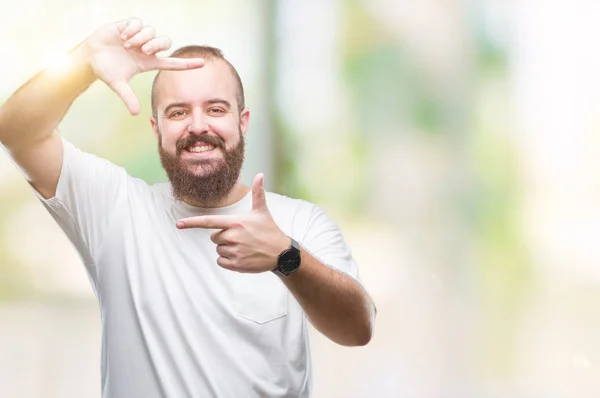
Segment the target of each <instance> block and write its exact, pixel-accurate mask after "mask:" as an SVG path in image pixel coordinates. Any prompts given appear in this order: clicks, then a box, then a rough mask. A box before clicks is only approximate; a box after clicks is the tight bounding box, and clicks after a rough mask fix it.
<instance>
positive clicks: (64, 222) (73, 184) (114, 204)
mask: <svg viewBox="0 0 600 398" xmlns="http://www.w3.org/2000/svg"><path fill="white" fill-rule="evenodd" d="M61 139H62V142H63V164H62V169H61V173H60V178H59V181H58V185H57V188H56V194H55V195H54V197H52V198H50V199H45V198H44V197H43V196H42V195H41V194H40V193H39V192H38V191H37V190H35V189H34V192H35V193H36V195H37V197H38V198H39V200H40V201H41V202H42V204H43V205H44V206H45V207H46V209H47V210H48V211H49V212H50V214H51V215H52V217H53V218H54V219H55V220H56V222H57V223H58V224H59V225H60V227H61V228H62V229H63V231H64V232H65V233H66V234H67V236H68V237H69V239H70V240H71V241H72V242H73V243H74V245H75V247H76V248H77V250H78V251H79V253H80V255H82V257H83V259H84V261H85V262H86V263H91V262H93V258H94V254H95V253H96V251H97V250H98V249H99V247H100V246H101V244H102V242H103V240H104V235H105V233H106V231H107V230H108V227H109V225H110V223H111V220H112V219H113V218H114V217H115V214H116V213H117V212H118V211H119V209H120V208H122V207H123V206H122V204H123V203H125V201H126V197H127V192H126V191H127V180H128V174H127V172H126V171H125V169H123V168H122V167H119V166H117V165H115V164H113V163H111V162H109V161H108V160H105V159H102V158H99V157H97V156H95V155H92V154H89V153H86V152H84V151H82V150H80V149H78V148H76V147H75V146H74V145H73V144H72V143H70V142H69V141H67V140H65V139H64V138H61Z"/></svg>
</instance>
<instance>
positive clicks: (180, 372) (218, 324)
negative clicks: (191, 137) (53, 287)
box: [38, 139, 359, 398]
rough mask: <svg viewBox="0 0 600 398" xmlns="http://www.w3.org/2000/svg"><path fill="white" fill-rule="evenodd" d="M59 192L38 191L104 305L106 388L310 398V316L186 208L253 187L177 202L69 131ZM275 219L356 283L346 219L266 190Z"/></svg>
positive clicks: (130, 394)
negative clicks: (189, 223) (187, 223)
mask: <svg viewBox="0 0 600 398" xmlns="http://www.w3.org/2000/svg"><path fill="white" fill-rule="evenodd" d="M63 143H64V161H63V167H62V171H61V176H60V180H59V183H58V187H57V191H56V195H55V197H54V198H51V199H49V200H45V199H43V198H42V197H41V196H40V195H39V194H38V197H39V198H40V200H41V201H42V203H43V204H44V206H45V207H46V208H47V209H48V211H49V212H50V213H51V214H52V216H53V217H54V218H55V220H56V221H57V222H58V224H59V225H60V226H61V228H62V229H63V230H64V231H65V233H66V234H67V236H68V237H69V239H70V240H71V241H72V242H73V244H74V246H75V248H76V249H77V251H78V253H79V255H80V256H81V258H82V260H83V263H84V264H85V267H86V270H87V274H88V276H89V279H90V281H91V284H92V287H93V289H94V292H95V294H96V297H97V298H98V301H99V304H100V311H101V315H102V355H101V357H102V391H103V394H102V396H103V397H108V398H142V397H143V398H154V397H169V398H184V397H223V398H227V397H228V398H240V397H244V398H252V397H308V396H309V395H310V392H311V368H310V352H309V343H308V335H307V318H306V316H305V314H304V312H303V310H302V308H301V307H300V305H299V304H298V302H297V301H296V300H295V298H294V297H293V296H292V294H291V293H290V292H289V291H288V290H287V288H286V287H285V285H284V284H283V283H282V282H281V281H280V280H279V278H278V277H277V276H276V275H274V274H273V273H271V272H266V273H261V274H242V273H237V272H232V271H228V270H226V269H223V268H221V267H219V266H218V265H217V263H216V259H217V257H218V255H217V253H216V248H215V244H214V243H212V242H211V240H210V233H211V232H212V231H210V230H204V229H189V230H179V229H177V228H176V226H175V223H176V221H177V220H178V219H181V218H183V217H187V216H195V215H203V214H243V213H245V212H249V211H250V210H251V205H252V203H251V202H252V193H251V192H250V193H249V194H248V195H246V196H245V197H244V198H243V199H242V200H240V201H239V202H237V203H235V204H233V205H231V206H227V207H223V208H218V209H203V208H197V207H193V206H190V205H187V204H186V203H184V202H181V201H178V200H176V199H174V197H173V196H172V193H171V187H170V184H168V183H163V184H156V185H152V186H150V185H148V184H147V183H145V182H144V181H142V180H140V179H137V178H134V177H131V176H130V175H128V174H127V172H126V171H125V169H123V168H121V167H118V166H116V165H114V164H112V163H110V162H109V161H107V160H104V159H101V158H98V157H96V156H94V155H91V154H88V153H85V152H83V151H81V150H79V149H77V148H76V147H75V146H73V145H72V144H71V143H70V142H68V141H66V140H64V139H63ZM266 199H267V205H268V207H269V210H270V212H271V214H272V216H273V219H274V220H275V222H276V223H277V225H278V226H279V228H280V229H281V230H282V231H283V232H284V233H285V234H287V235H289V236H291V237H293V238H295V239H296V240H297V241H298V242H300V244H301V245H302V246H303V247H305V248H306V250H308V251H309V252H310V253H311V254H312V255H314V256H315V257H316V258H318V259H320V260H321V261H322V262H323V263H325V264H328V265H330V266H332V267H334V268H336V269H338V270H341V271H343V272H345V273H347V274H349V275H350V276H352V277H353V278H355V279H356V280H359V278H358V270H357V266H356V263H355V261H354V260H353V258H352V256H351V253H350V250H349V248H348V247H347V245H346V243H345V242H344V239H343V237H342V234H341V233H340V230H339V228H338V227H337V226H336V225H335V224H334V223H333V222H332V221H331V220H330V218H329V217H328V216H327V215H326V214H325V212H324V211H323V210H322V209H320V208H319V207H318V206H316V205H314V204H311V203H308V202H306V201H303V200H297V199H291V198H288V197H285V196H281V195H277V194H274V193H270V192H267V194H266Z"/></svg>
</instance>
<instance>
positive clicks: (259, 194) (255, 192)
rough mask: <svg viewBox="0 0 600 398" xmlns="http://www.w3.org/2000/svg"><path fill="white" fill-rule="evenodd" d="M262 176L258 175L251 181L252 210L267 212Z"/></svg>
mask: <svg viewBox="0 0 600 398" xmlns="http://www.w3.org/2000/svg"><path fill="white" fill-rule="evenodd" d="M264 178H265V176H264V174H262V173H258V174H257V175H256V176H254V180H252V210H254V211H263V210H267V199H266V198H265V186H264Z"/></svg>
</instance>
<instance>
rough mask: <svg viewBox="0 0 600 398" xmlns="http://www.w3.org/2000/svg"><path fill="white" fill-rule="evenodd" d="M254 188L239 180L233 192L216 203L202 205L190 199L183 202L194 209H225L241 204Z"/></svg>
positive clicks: (184, 199)
mask: <svg viewBox="0 0 600 398" xmlns="http://www.w3.org/2000/svg"><path fill="white" fill-rule="evenodd" d="M251 189H252V188H250V187H249V186H246V185H244V184H243V183H242V182H241V181H240V180H239V179H238V180H237V181H236V183H235V185H234V186H233V188H232V189H231V191H229V194H227V196H226V197H225V198H224V199H223V200H221V201H219V202H216V203H202V202H198V201H195V200H193V199H190V198H183V201H184V202H185V203H187V204H188V205H190V206H194V207H203V208H218V207H225V206H230V205H232V204H234V203H237V202H239V201H240V200H242V198H243V197H244V196H246V195H247V194H248V192H250V190H251Z"/></svg>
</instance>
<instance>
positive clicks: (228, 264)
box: [217, 257, 236, 271]
mask: <svg viewBox="0 0 600 398" xmlns="http://www.w3.org/2000/svg"><path fill="white" fill-rule="evenodd" d="M217 264H219V266H220V267H222V268H225V269H228V270H231V271H235V270H236V266H235V261H233V260H230V259H228V258H226V257H219V258H217Z"/></svg>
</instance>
